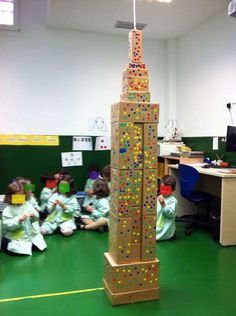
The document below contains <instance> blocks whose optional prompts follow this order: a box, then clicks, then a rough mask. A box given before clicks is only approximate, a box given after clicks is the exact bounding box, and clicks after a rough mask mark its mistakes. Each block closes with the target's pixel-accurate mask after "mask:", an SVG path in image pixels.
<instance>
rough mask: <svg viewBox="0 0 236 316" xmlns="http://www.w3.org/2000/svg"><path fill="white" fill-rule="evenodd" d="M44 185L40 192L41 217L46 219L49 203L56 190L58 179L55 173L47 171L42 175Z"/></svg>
mask: <svg viewBox="0 0 236 316" xmlns="http://www.w3.org/2000/svg"><path fill="white" fill-rule="evenodd" d="M40 180H41V181H42V183H43V185H44V187H43V189H42V191H41V192H40V197H39V201H40V210H41V212H40V218H41V219H45V218H46V217H47V216H48V210H47V203H48V200H49V199H50V197H51V196H52V195H53V193H55V192H56V188H57V181H58V180H56V178H55V176H54V174H52V173H49V172H48V173H46V174H44V175H42V176H41V177H40Z"/></svg>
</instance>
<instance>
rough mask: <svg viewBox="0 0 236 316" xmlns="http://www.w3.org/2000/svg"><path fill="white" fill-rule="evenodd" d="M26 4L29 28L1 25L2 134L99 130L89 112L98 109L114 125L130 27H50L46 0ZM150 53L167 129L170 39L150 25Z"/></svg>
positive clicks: (23, 11)
mask: <svg viewBox="0 0 236 316" xmlns="http://www.w3.org/2000/svg"><path fill="white" fill-rule="evenodd" d="M20 4H21V5H20V17H21V18H20V25H21V30H20V31H19V32H12V31H11V32H10V31H8V32H7V31H0V47H1V49H0V69H1V76H0V87H1V93H0V105H1V115H0V134H7V133H9V134H14V133H15V134H49V135H50V134H52V135H53V134H56V135H73V134H74V135H94V134H96V133H94V132H89V131H88V118H89V117H97V116H102V117H104V118H105V119H107V121H108V127H109V128H110V108H111V104H112V103H115V102H117V101H119V96H120V93H121V88H122V70H123V69H124V67H125V66H126V65H127V62H128V31H127V36H113V35H107V34H96V33H90V32H80V31H70V30H67V31H66V30H62V29H53V28H47V26H46V15H47V1H46V0H40V1H39V0H21V2H20ZM143 61H144V63H146V64H147V65H148V67H149V69H150V90H151V92H152V101H153V102H159V103H161V105H162V109H163V110H161V111H162V112H161V116H160V121H161V124H160V129H159V132H160V134H162V130H163V125H164V124H165V121H166V118H165V110H164V109H165V108H166V42H165V41H163V40H160V41H159V40H148V39H146V38H145V33H144V55H143ZM108 133H109V131H108ZM99 134H101V135H104V134H106V133H102V132H100V133H99Z"/></svg>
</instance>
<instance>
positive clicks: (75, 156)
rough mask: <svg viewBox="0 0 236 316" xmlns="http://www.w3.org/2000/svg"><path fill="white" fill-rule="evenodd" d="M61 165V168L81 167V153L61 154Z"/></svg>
mask: <svg viewBox="0 0 236 316" xmlns="http://www.w3.org/2000/svg"><path fill="white" fill-rule="evenodd" d="M61 163H62V167H74V166H82V165H83V159H82V152H80V151H75V152H66V153H61Z"/></svg>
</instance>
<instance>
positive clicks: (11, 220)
mask: <svg viewBox="0 0 236 316" xmlns="http://www.w3.org/2000/svg"><path fill="white" fill-rule="evenodd" d="M23 217H24V218H23ZM24 219H26V215H25V214H24V216H22V215H21V216H14V215H12V213H11V212H10V211H9V209H8V207H6V208H5V210H3V214H2V221H3V228H4V230H6V231H14V230H16V229H17V228H19V227H21V222H22V221H23V220H24Z"/></svg>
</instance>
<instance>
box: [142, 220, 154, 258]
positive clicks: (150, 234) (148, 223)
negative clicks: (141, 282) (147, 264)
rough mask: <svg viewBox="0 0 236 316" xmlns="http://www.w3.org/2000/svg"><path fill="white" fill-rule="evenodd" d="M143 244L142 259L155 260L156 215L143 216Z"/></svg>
mask: <svg viewBox="0 0 236 316" xmlns="http://www.w3.org/2000/svg"><path fill="white" fill-rule="evenodd" d="M141 244H142V250H141V260H142V261H149V260H154V259H155V258H156V216H143V218H142V243H141Z"/></svg>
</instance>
